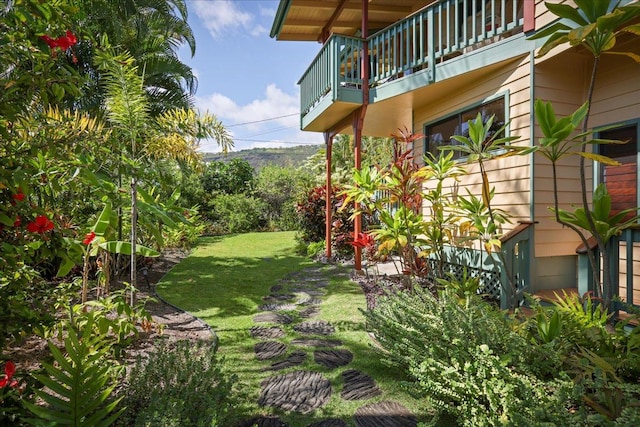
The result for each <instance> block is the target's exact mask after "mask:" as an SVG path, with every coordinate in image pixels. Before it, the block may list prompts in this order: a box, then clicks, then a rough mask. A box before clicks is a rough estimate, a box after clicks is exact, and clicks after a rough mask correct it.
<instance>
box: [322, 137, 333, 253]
mask: <svg viewBox="0 0 640 427" xmlns="http://www.w3.org/2000/svg"><path fill="white" fill-rule="evenodd" d="M334 136H335V135H334V134H332V133H330V132H325V133H324V143H325V147H326V150H327V153H326V179H327V181H326V195H325V199H326V200H325V231H324V241H325V254H326V256H327V259H330V258H331V228H332V225H331V223H332V221H333V219H332V218H331V211H332V209H331V207H332V206H331V205H332V203H331V198H332V197H333V195H332V186H331V151H332V149H333V138H334Z"/></svg>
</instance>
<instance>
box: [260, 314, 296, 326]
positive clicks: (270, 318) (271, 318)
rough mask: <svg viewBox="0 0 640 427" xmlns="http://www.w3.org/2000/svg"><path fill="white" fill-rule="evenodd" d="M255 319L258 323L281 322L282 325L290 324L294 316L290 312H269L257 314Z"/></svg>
mask: <svg viewBox="0 0 640 427" xmlns="http://www.w3.org/2000/svg"><path fill="white" fill-rule="evenodd" d="M253 321H254V322H256V323H279V324H280V325H288V324H289V323H291V322H293V318H292V317H291V316H289V315H288V314H282V313H274V312H268V313H260V314H256V315H255V316H254V317H253Z"/></svg>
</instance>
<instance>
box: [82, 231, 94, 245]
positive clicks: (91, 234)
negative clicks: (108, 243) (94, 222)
mask: <svg viewBox="0 0 640 427" xmlns="http://www.w3.org/2000/svg"><path fill="white" fill-rule="evenodd" d="M95 238H96V233H94V232H93V231H91V232H89V233H87V235H86V236H84V240H83V241H82V243H83V244H85V245H90V244H91V242H93V239H95Z"/></svg>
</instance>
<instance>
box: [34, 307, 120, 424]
mask: <svg viewBox="0 0 640 427" xmlns="http://www.w3.org/2000/svg"><path fill="white" fill-rule="evenodd" d="M92 328H93V322H92V320H91V318H90V319H89V321H88V322H87V324H86V325H85V326H84V328H83V329H82V331H81V336H82V339H80V338H79V336H78V333H77V332H76V331H75V329H74V327H73V326H72V327H70V328H68V331H67V332H68V333H67V336H66V338H65V340H64V350H65V351H64V353H63V352H62V351H61V350H60V349H59V348H58V347H57V346H56V345H55V344H54V343H53V342H49V349H50V351H51V354H52V356H53V358H54V360H55V362H56V363H55V364H48V363H44V364H43V367H44V369H45V372H46V375H43V374H35V375H34V377H35V378H36V379H38V380H39V381H40V382H41V383H42V384H43V385H44V386H45V387H46V388H43V389H41V390H37V391H36V395H37V396H38V397H39V398H40V399H42V401H43V402H45V403H46V406H40V405H35V404H33V403H30V402H25V406H26V407H27V409H29V411H31V412H32V413H33V414H35V415H36V416H37V417H39V419H40V420H43V421H44V420H46V421H49V422H51V423H53V425H69V426H74V427H80V426H85V425H91V426H104V427H106V426H109V425H110V424H112V423H113V422H114V421H115V419H116V418H117V417H118V416H119V415H120V414H121V413H122V411H123V410H124V409H121V410H119V411H116V410H115V409H116V406H117V404H118V403H119V401H120V399H115V400H113V401H112V402H109V403H107V402H108V400H109V397H110V395H111V393H112V392H113V390H114V388H115V382H114V381H113V377H112V375H111V373H110V368H109V365H107V364H106V361H105V357H106V354H107V351H108V346H107V345H105V344H104V336H99V335H95V334H93V333H92V332H93V331H92ZM108 382H111V385H109V386H107V383H108ZM38 424H43V425H45V424H48V423H40V422H38Z"/></svg>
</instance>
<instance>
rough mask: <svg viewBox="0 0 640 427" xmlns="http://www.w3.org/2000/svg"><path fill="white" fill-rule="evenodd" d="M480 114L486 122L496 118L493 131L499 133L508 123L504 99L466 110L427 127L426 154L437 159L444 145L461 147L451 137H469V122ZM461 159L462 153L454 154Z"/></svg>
mask: <svg viewBox="0 0 640 427" xmlns="http://www.w3.org/2000/svg"><path fill="white" fill-rule="evenodd" d="M478 113H480V115H481V116H482V119H483V120H485V121H486V120H488V119H489V118H490V117H491V116H495V117H494V119H493V125H492V126H491V131H492V132H495V131H497V130H498V129H500V128H501V127H502V126H503V125H504V124H505V122H506V119H505V100H504V97H501V98H498V99H495V100H493V101H490V102H487V103H484V104H481V105H478V106H475V107H472V108H469V109H466V110H464V111H462V112H459V113H457V114H454V115H451V116H449V117H446V118H444V119H442V120H440V121H438V122H435V123H433V124H430V125H426V126H425V131H424V134H425V153H426V152H430V153H432V154H433V155H435V156H436V157H437V156H438V153H439V151H440V150H439V149H438V147H441V146H443V145H459V143H458V142H457V141H455V140H454V139H452V138H451V137H452V136H453V135H461V136H469V121H470V120H475V118H476V117H477V116H478ZM461 157H463V155H462V153H460V152H458V151H456V152H454V154H453V158H454V159H459V158H461Z"/></svg>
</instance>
